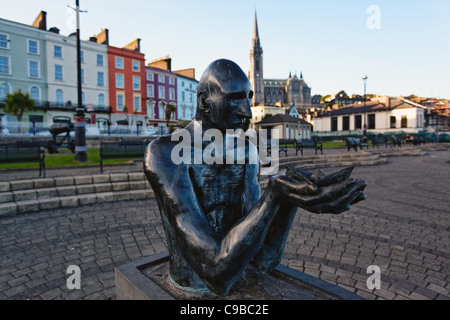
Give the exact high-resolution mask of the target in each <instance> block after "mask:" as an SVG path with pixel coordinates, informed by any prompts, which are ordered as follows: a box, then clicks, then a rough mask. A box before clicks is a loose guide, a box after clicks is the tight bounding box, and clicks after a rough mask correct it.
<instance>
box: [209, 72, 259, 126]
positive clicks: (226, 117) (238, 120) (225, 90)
mask: <svg viewBox="0 0 450 320" xmlns="http://www.w3.org/2000/svg"><path fill="white" fill-rule="evenodd" d="M245 80H246V79H244V81H235V82H234V83H233V84H232V85H231V86H227V85H225V86H222V87H220V89H219V90H217V91H213V92H211V95H210V97H209V98H208V99H207V102H208V103H209V104H210V121H211V123H212V124H213V127H214V128H217V129H222V130H225V129H239V128H242V126H243V125H244V123H245V121H246V120H247V119H251V118H252V110H251V105H252V97H253V91H252V87H251V84H250V82H249V81H248V80H246V81H245Z"/></svg>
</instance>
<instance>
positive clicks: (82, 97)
mask: <svg viewBox="0 0 450 320" xmlns="http://www.w3.org/2000/svg"><path fill="white" fill-rule="evenodd" d="M81 105H82V106H83V107H84V106H86V95H85V94H84V91H83V92H81Z"/></svg>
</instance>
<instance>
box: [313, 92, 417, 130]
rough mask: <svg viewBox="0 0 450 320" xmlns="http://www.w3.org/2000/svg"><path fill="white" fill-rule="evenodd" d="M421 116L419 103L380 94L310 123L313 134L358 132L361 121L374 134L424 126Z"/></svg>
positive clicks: (329, 112) (324, 115) (362, 125)
mask: <svg viewBox="0 0 450 320" xmlns="http://www.w3.org/2000/svg"><path fill="white" fill-rule="evenodd" d="M364 109H365V112H364ZM364 115H365V118H366V119H365V121H364ZM424 119H425V109H424V107H423V106H421V105H419V104H416V103H414V102H411V101H408V100H405V99H391V98H389V97H382V98H375V99H373V100H372V101H368V102H366V107H365V108H364V103H359V104H354V105H350V106H346V107H342V108H338V109H334V110H331V111H328V112H326V113H324V114H322V115H319V116H317V117H315V118H314V119H313V124H314V132H315V134H317V135H322V136H326V135H333V136H335V135H337V136H340V135H342V136H345V135H348V134H362V130H363V127H364V123H366V126H367V131H368V132H372V133H377V134H378V133H382V134H383V133H389V132H399V131H403V132H406V133H417V132H420V131H423V130H424V129H425V120H424Z"/></svg>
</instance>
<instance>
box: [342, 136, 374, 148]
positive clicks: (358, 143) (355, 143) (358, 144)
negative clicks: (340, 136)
mask: <svg viewBox="0 0 450 320" xmlns="http://www.w3.org/2000/svg"><path fill="white" fill-rule="evenodd" d="M345 142H346V144H347V151H350V149H355V151H358V148H360V149H361V150H362V148H363V147H366V148H367V149H369V144H368V143H367V141H364V140H361V139H360V138H352V137H347V138H345Z"/></svg>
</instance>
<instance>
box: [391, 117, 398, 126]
mask: <svg viewBox="0 0 450 320" xmlns="http://www.w3.org/2000/svg"><path fill="white" fill-rule="evenodd" d="M396 126H397V118H396V117H394V116H392V117H391V129H395V127H396Z"/></svg>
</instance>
